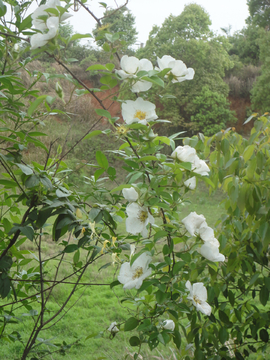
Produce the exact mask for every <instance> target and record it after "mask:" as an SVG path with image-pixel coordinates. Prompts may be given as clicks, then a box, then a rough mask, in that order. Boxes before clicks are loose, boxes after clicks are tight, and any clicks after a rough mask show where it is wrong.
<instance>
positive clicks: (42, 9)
mask: <svg viewBox="0 0 270 360" xmlns="http://www.w3.org/2000/svg"><path fill="white" fill-rule="evenodd" d="M57 6H61V3H60V1H59V0H49V1H47V3H46V4H45V5H41V6H39V7H38V8H37V9H36V10H35V11H34V12H33V14H32V15H31V17H32V23H33V26H34V28H36V29H37V30H39V31H41V33H37V34H34V35H32V36H31V38H30V43H31V50H34V49H37V48H38V47H41V46H44V45H46V44H47V42H48V41H49V40H50V39H53V38H54V37H55V36H56V34H57V32H58V28H59V23H60V22H62V21H65V20H66V19H67V18H69V17H70V16H72V15H70V14H68V13H64V14H63V15H61V16H60V17H57V16H54V15H51V14H49V13H48V12H47V11H46V10H47V9H49V8H54V9H57ZM40 16H47V17H48V18H47V19H46V20H43V19H40Z"/></svg>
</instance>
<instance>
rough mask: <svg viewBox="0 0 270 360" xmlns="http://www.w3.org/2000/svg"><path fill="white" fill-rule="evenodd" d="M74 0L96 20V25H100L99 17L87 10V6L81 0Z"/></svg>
mask: <svg viewBox="0 0 270 360" xmlns="http://www.w3.org/2000/svg"><path fill="white" fill-rule="evenodd" d="M76 1H77V2H78V3H79V4H80V5H81V6H82V7H83V8H84V9H85V10H86V11H87V12H88V13H89V14H90V15H91V16H92V17H93V18H94V19H95V20H96V22H97V23H98V25H99V26H101V22H100V19H99V18H97V17H96V16H95V14H93V13H92V11H91V10H89V8H88V7H87V6H86V5H85V4H84V3H83V2H82V1H80V0H76Z"/></svg>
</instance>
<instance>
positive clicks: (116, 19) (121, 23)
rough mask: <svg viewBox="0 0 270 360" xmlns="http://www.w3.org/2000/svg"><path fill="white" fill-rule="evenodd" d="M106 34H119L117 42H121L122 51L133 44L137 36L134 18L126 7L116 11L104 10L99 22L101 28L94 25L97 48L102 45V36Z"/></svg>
mask: <svg viewBox="0 0 270 360" xmlns="http://www.w3.org/2000/svg"><path fill="white" fill-rule="evenodd" d="M106 33H112V34H116V33H119V41H121V45H122V46H121V48H122V49H123V50H124V49H127V48H130V47H131V46H132V45H134V44H135V42H136V40H137V35H138V32H137V30H136V28H135V17H134V15H132V13H131V11H130V10H129V9H128V8H127V7H126V6H123V7H122V8H120V9H119V10H118V11H115V10H114V9H109V8H108V9H107V8H106V11H105V12H104V16H103V18H102V20H101V26H100V25H99V24H96V28H95V31H94V35H95V36H96V38H97V44H98V45H99V46H102V45H103V44H104V42H105V38H104V35H105V34H106Z"/></svg>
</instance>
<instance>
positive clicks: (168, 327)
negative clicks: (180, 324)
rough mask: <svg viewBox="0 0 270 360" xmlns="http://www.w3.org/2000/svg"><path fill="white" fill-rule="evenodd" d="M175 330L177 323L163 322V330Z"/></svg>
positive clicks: (171, 321)
mask: <svg viewBox="0 0 270 360" xmlns="http://www.w3.org/2000/svg"><path fill="white" fill-rule="evenodd" d="M174 328H175V323H174V321H173V320H165V321H163V329H166V330H171V331H173V330H174Z"/></svg>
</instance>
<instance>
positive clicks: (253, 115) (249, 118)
mask: <svg viewBox="0 0 270 360" xmlns="http://www.w3.org/2000/svg"><path fill="white" fill-rule="evenodd" d="M257 115H258V114H252V115H250V117H248V118H247V120H246V121H245V122H244V123H243V125H245V124H247V123H249V122H250V121H251V120H252V119H253V118H254V117H255V116H257Z"/></svg>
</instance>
